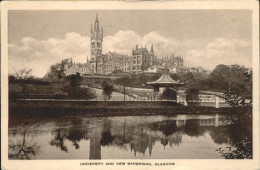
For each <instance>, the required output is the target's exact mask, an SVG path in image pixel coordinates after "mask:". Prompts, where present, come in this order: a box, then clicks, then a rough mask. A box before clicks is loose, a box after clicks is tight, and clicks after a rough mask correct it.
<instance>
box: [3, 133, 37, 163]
mask: <svg viewBox="0 0 260 170" xmlns="http://www.w3.org/2000/svg"><path fill="white" fill-rule="evenodd" d="M26 133H27V131H26V130H24V131H23V132H22V134H21V135H22V141H19V140H17V141H16V142H12V141H9V145H8V149H9V151H8V157H9V158H10V159H33V158H34V157H35V156H37V155H38V154H39V152H40V146H39V145H37V142H32V141H28V140H27V136H26Z"/></svg>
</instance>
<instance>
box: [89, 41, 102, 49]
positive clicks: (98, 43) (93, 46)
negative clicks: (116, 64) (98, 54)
mask: <svg viewBox="0 0 260 170" xmlns="http://www.w3.org/2000/svg"><path fill="white" fill-rule="evenodd" d="M91 47H92V48H95V42H92V43H91ZM97 47H98V48H101V43H100V42H97Z"/></svg>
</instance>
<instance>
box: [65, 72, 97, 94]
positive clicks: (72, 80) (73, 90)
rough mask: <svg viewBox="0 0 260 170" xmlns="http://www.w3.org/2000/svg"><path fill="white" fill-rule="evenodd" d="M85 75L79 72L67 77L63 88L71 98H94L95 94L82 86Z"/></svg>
mask: <svg viewBox="0 0 260 170" xmlns="http://www.w3.org/2000/svg"><path fill="white" fill-rule="evenodd" d="M82 80H83V77H82V76H80V74H79V73H76V74H72V75H69V76H67V77H66V78H65V86H64V87H63V88H62V91H63V92H66V93H67V94H68V96H69V97H70V98H73V99H93V98H95V97H96V96H95V94H94V93H93V92H91V91H90V89H89V88H82V87H80V86H81V82H82Z"/></svg>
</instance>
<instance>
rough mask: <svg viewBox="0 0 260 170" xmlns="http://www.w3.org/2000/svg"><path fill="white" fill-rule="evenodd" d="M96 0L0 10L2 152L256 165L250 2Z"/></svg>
mask: <svg viewBox="0 0 260 170" xmlns="http://www.w3.org/2000/svg"><path fill="white" fill-rule="evenodd" d="M87 4H90V3H86V5H87ZM114 4H116V3H114ZM150 4H151V5H152V4H153V3H152V2H150ZM253 4H254V3H253ZM255 4H256V3H255ZM39 5H40V4H39ZM98 5H99V7H94V8H91V7H88V8H86V9H84V8H80V9H79V8H75V9H69V10H67V8H62V7H59V9H58V8H57V6H56V8H54V9H53V8H52V9H51V10H48V9H47V8H46V6H43V9H39V8H34V7H32V8H28V9H25V8H26V7H27V5H23V8H19V6H17V7H16V8H14V9H11V10H9V9H8V8H7V9H5V13H4V12H3V11H2V12H3V13H4V15H3V13H2V18H4V17H5V20H4V22H3V24H4V29H2V40H3V39H4V41H1V45H3V44H5V46H2V48H3V47H4V48H3V49H5V50H6V52H5V53H2V55H1V58H2V59H1V60H2V66H3V65H4V66H5V68H1V70H2V72H1V75H3V74H5V78H6V79H5V81H6V83H5V84H3V79H2V88H4V89H5V92H3V91H4V90H3V89H2V90H1V91H2V93H1V94H2V96H1V99H2V102H3V101H4V100H5V103H4V105H3V104H2V102H1V104H2V106H3V107H5V106H6V107H5V109H6V110H5V112H3V110H2V117H3V115H4V116H6V119H5V120H6V121H7V122H5V123H6V135H7V136H6V137H7V138H6V142H7V143H6V150H7V153H5V157H7V161H11V162H12V161H14V160H16V161H18V160H19V161H21V160H47V161H48V160H61V161H62V160H63V161H66V160H84V161H81V162H85V161H87V162H89V163H91V161H96V160H100V161H103V160H121V161H123V160H130V161H131V160H142V161H144V160H147V161H148V162H149V161H150V160H151V161H155V160H156V161H160V160H162V161H163V160H175V161H176V162H178V160H184V159H191V160H202V161H203V160H206V159H207V160H208V159H209V160H213V161H214V160H215V161H217V160H223V161H224V160H242V159H243V160H248V161H252V162H254V165H255V163H256V162H255V159H258V158H259V155H258V152H259V150H258V149H259V148H257V147H259V110H256V109H257V108H259V106H258V105H259V91H258V90H259V82H256V80H258V78H257V79H256V78H255V77H254V76H255V75H258V77H259V72H258V69H259V65H258V64H259V63H256V61H257V62H259V59H258V58H257V59H254V55H255V54H257V53H255V52H254V51H256V49H254V48H256V47H255V44H254V42H256V41H255V38H254V34H255V31H254V26H255V24H254V21H255V20H254V17H253V16H254V15H255V14H254V10H253V9H249V8H244V9H243V8H242V9H239V8H238V9H232V8H230V9H229V8H223V9H205V8H203V9H178V8H176V7H174V8H172V9H169V8H166V7H167V5H166V4H163V5H162V6H163V7H165V9H163V8H162V7H158V9H154V8H153V9H151V8H149V7H148V8H147V9H145V8H143V6H145V5H146V4H144V5H143V6H142V8H139V9H138V8H137V9H136V8H135V9H133V8H132V7H131V8H130V7H129V8H128V5H129V4H123V5H124V7H127V8H126V9H124V8H123V7H122V8H118V6H116V7H115V8H109V7H108V8H105V7H104V8H102V7H103V6H102V7H100V6H101V5H100V4H98ZM134 5H136V6H137V7H138V5H137V4H136V3H135V4H134ZM7 6H8V5H7ZM104 6H105V5H104ZM129 6H131V5H129ZM140 6H141V5H140ZM173 6H174V5H173ZM257 9H258V8H257ZM257 12H259V10H258V11H257ZM5 21H6V22H5ZM258 26H259V25H258ZM5 29H6V30H5ZM4 31H6V33H7V34H6V35H3V32H4ZM258 35H259V34H258ZM3 36H4V38H3ZM256 38H258V39H257V42H258V41H259V36H258V37H256ZM5 42H6V43H5ZM258 45H259V44H258ZM257 48H258V47H257ZM257 52H258V51H257ZM258 54H259V53H258ZM257 57H259V56H257ZM3 58H5V59H3ZM255 58H256V57H255ZM4 61H8V62H6V63H4ZM3 70H4V71H3ZM4 85H7V86H6V87H4ZM255 90H256V91H255ZM254 91H255V92H256V93H257V94H255V95H256V96H255V97H257V98H254ZM5 94H6V95H5ZM3 95H5V97H6V98H5V99H4V98H3ZM253 99H254V100H253ZM256 105H257V106H256ZM2 109H3V108H2ZM254 119H256V120H258V122H257V124H255V123H253V121H254ZM1 132H2V130H1ZM256 133H257V134H256ZM255 141H256V143H255ZM254 146H255V147H254ZM256 152H257V153H256ZM2 155H3V153H2ZM226 163H227V162H226ZM78 164H79V162H78ZM133 164H135V163H133ZM173 164H174V163H173ZM258 164H259V163H258ZM141 165H142V164H141ZM154 165H156V163H155V164H154V163H151V166H154ZM3 167H4V164H3ZM18 167H19V166H16V168H17V169H19V168H18ZM241 167H242V166H241ZM252 167H253V166H252ZM256 167H257V165H256V166H254V168H256ZM85 168H88V167H85ZM92 168H93V167H92ZM157 168H158V167H157ZM168 168H173V167H168ZM7 169H8V168H7Z"/></svg>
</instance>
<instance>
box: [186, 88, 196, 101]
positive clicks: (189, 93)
mask: <svg viewBox="0 0 260 170" xmlns="http://www.w3.org/2000/svg"><path fill="white" fill-rule="evenodd" d="M185 94H186V99H187V100H188V101H199V89H198V88H196V87H190V88H188V89H187V90H186V91H185Z"/></svg>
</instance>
